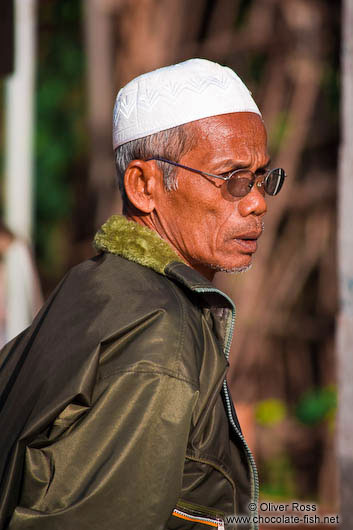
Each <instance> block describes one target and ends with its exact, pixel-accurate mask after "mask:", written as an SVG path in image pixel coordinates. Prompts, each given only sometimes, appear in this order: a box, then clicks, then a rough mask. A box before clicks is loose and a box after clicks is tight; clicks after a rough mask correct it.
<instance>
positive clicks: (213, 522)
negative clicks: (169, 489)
mask: <svg viewBox="0 0 353 530" xmlns="http://www.w3.org/2000/svg"><path fill="white" fill-rule="evenodd" d="M172 515H174V516H175V517H179V519H184V520H186V521H191V522H193V523H201V524H204V525H205V526H212V527H213V528H221V529H224V521H222V520H221V519H213V518H211V517H203V516H202V515H191V514H190V513H187V512H184V511H182V510H179V509H177V508H175V510H174V511H173V514H172Z"/></svg>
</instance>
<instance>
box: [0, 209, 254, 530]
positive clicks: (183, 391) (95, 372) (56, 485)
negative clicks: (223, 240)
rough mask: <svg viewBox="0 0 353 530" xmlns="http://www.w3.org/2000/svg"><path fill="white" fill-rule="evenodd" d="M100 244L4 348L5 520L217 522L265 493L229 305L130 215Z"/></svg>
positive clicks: (103, 529) (0, 369) (98, 529)
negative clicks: (233, 361) (236, 402)
mask: <svg viewBox="0 0 353 530" xmlns="http://www.w3.org/2000/svg"><path fill="white" fill-rule="evenodd" d="M95 244H96V247H97V249H98V250H99V251H100V253H99V254H98V256H96V257H94V258H92V259H90V260H88V261H86V262H84V263H81V264H80V265H78V266H76V267H74V268H73V269H72V270H70V271H69V272H68V274H67V275H66V276H65V278H64V279H63V280H62V282H61V283H60V284H59V286H58V287H57V288H56V290H55V292H54V293H53V294H52V296H51V297H50V299H49V300H48V301H47V303H46V304H45V306H44V307H43V309H42V310H41V312H40V313H39V315H38V316H37V318H36V319H35V321H34V322H33V324H32V326H31V327H30V328H28V329H27V330H25V331H24V332H23V333H22V334H21V335H19V336H18V337H17V338H16V339H14V340H13V341H12V342H11V343H9V344H8V345H7V346H6V347H5V348H4V349H3V350H2V352H1V354H0V383H1V386H0V388H1V391H2V393H1V395H0V405H1V407H2V408H1V413H0V432H1V437H0V455H1V460H0V480H1V483H0V484H1V486H0V500H1V511H0V528H1V529H3V528H9V529H10V530H86V529H87V530H88V529H90V530H120V529H125V528H132V529H134V530H159V529H161V530H162V529H169V530H172V529H175V530H176V529H184V528H185V529H187V528H193V529H206V528H207V527H212V526H213V527H217V526H218V527H220V528H222V527H223V526H222V525H223V519H224V516H225V515H226V514H228V515H229V514H234V513H245V512H246V511H247V505H248V503H249V502H255V503H256V502H257V477H256V469H255V466H254V463H253V459H252V456H251V454H250V452H249V450H248V448H247V446H246V443H245V441H244V439H243V437H242V435H241V432H240V428H239V425H238V424H237V419H236V416H235V413H234V410H233V405H232V402H231V400H230V397H229V393H228V390H227V387H226V383H225V374H226V371H227V367H228V361H227V357H228V352H229V348H230V343H231V338H232V332H233V324H234V306H233V304H232V302H231V301H230V300H229V298H227V297H226V296H225V295H224V294H223V293H221V292H220V291H218V290H217V289H216V288H215V287H214V286H213V285H212V284H211V283H209V282H208V281H207V280H206V279H205V278H204V277H203V276H201V275H200V274H198V273H197V272H195V271H194V270H193V269H191V268H190V267H188V266H186V265H185V264H184V263H183V262H182V261H181V260H180V258H179V257H178V256H177V255H176V254H175V253H174V251H173V250H172V249H171V248H170V247H169V245H168V244H167V243H166V242H165V241H163V240H162V239H161V238H159V236H158V235H157V234H156V233H155V232H153V231H151V230H149V229H147V228H144V227H142V226H140V225H138V224H136V223H134V222H131V221H127V220H126V219H125V218H124V217H119V216H113V217H112V218H111V219H110V220H109V221H108V222H107V223H106V224H105V225H103V227H102V229H101V231H100V232H99V233H98V234H97V236H96V239H95ZM251 527H252V526H251V525H249V526H248V528H251Z"/></svg>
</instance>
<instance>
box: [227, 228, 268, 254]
mask: <svg viewBox="0 0 353 530" xmlns="http://www.w3.org/2000/svg"><path fill="white" fill-rule="evenodd" d="M261 234H262V230H260V231H257V230H254V231H251V232H246V233H244V234H240V235H238V236H237V237H235V238H234V240H235V241H236V242H237V244H238V245H239V246H240V247H241V248H242V249H243V250H245V252H246V253H249V254H253V253H254V252H256V249H257V240H258V238H259V237H260V236H261Z"/></svg>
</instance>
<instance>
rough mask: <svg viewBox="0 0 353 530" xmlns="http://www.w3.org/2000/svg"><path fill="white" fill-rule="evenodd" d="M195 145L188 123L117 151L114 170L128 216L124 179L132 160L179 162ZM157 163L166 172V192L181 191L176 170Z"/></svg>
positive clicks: (125, 145)
mask: <svg viewBox="0 0 353 530" xmlns="http://www.w3.org/2000/svg"><path fill="white" fill-rule="evenodd" d="M194 143H195V137H194V136H193V134H192V130H191V126H190V124H189V123H187V124H185V125H179V126H178V127H173V128H171V129H167V130H165V131H161V132H158V133H155V134H151V135H149V136H145V137H144V138H139V139H137V140H131V141H130V142H127V143H125V144H123V145H120V146H119V147H117V148H116V149H115V151H114V153H115V166H116V172H117V179H118V185H119V188H120V191H121V195H122V199H123V210H124V212H126V208H127V205H128V203H129V201H128V198H127V195H126V191H125V186H124V175H125V171H126V169H127V166H128V165H129V163H130V162H131V161H132V160H147V159H148V158H153V157H154V156H159V157H161V158H166V159H168V160H171V161H173V162H178V161H179V160H180V158H181V157H182V156H183V155H184V154H186V153H187V152H188V151H190V149H192V147H193V145H194ZM156 163H157V165H158V167H159V168H160V169H161V170H162V172H163V181H164V187H165V189H166V190H167V191H170V190H176V189H177V187H178V182H177V179H176V170H177V168H176V167H175V166H172V165H170V164H166V163H165V162H160V161H156Z"/></svg>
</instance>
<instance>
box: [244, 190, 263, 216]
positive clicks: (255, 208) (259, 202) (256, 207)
mask: <svg viewBox="0 0 353 530" xmlns="http://www.w3.org/2000/svg"><path fill="white" fill-rule="evenodd" d="M238 211H239V213H240V215H241V216H242V217H246V216H247V215H251V214H255V215H262V214H264V213H266V212H267V204H266V199H265V197H264V195H263V194H262V193H261V191H260V190H259V189H258V188H257V187H256V186H254V187H253V189H252V190H251V191H250V193H248V194H247V195H245V197H243V198H242V199H240V201H239V202H238Z"/></svg>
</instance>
